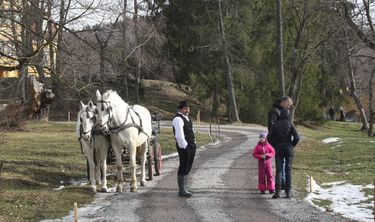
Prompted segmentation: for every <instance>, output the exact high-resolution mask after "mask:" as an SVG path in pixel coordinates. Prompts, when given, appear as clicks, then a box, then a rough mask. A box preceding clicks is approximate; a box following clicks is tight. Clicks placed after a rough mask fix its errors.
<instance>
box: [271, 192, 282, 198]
mask: <svg viewBox="0 0 375 222" xmlns="http://www.w3.org/2000/svg"><path fill="white" fill-rule="evenodd" d="M279 197H280V195H279V194H278V193H277V192H276V193H274V194H273V196H272V199H277V198H279Z"/></svg>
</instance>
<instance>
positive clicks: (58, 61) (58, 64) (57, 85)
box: [52, 0, 66, 110]
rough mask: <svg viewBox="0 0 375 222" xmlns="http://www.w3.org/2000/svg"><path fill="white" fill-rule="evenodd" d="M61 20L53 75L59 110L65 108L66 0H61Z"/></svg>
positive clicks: (53, 85) (53, 87) (53, 88)
mask: <svg viewBox="0 0 375 222" xmlns="http://www.w3.org/2000/svg"><path fill="white" fill-rule="evenodd" d="M59 13H60V20H59V23H58V27H57V42H56V70H55V73H53V75H52V91H53V92H54V93H55V99H56V101H58V102H56V103H55V105H56V108H57V110H63V109H64V105H63V104H62V101H63V100H62V98H61V91H60V88H61V87H60V84H61V82H60V76H61V75H62V70H61V63H62V58H61V53H62V44H63V39H62V36H63V35H62V33H63V26H64V23H65V14H66V10H65V0H60V12H59Z"/></svg>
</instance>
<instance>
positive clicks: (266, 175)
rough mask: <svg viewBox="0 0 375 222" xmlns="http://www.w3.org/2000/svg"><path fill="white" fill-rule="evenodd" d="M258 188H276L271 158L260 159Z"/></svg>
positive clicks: (262, 189)
mask: <svg viewBox="0 0 375 222" xmlns="http://www.w3.org/2000/svg"><path fill="white" fill-rule="evenodd" d="M258 190H260V191H265V190H275V179H274V177H273V175H272V162H271V159H268V160H266V161H264V160H259V161H258Z"/></svg>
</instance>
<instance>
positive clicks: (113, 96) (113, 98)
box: [102, 89, 128, 107]
mask: <svg viewBox="0 0 375 222" xmlns="http://www.w3.org/2000/svg"><path fill="white" fill-rule="evenodd" d="M102 99H103V100H104V101H106V102H111V104H112V106H125V107H127V106H128V104H127V103H126V102H125V101H124V100H123V99H122V98H121V97H120V96H119V95H118V94H117V92H116V91H113V90H112V89H109V90H107V91H106V92H105V93H104V94H103V96H102Z"/></svg>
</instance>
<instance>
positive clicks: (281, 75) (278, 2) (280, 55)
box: [276, 0, 285, 96]
mask: <svg viewBox="0 0 375 222" xmlns="http://www.w3.org/2000/svg"><path fill="white" fill-rule="evenodd" d="M276 21H277V24H276V27H277V49H278V50H277V55H278V61H277V66H278V72H279V90H280V96H285V81H284V56H283V53H284V49H283V48H284V46H283V18H282V11H281V0H276Z"/></svg>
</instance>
